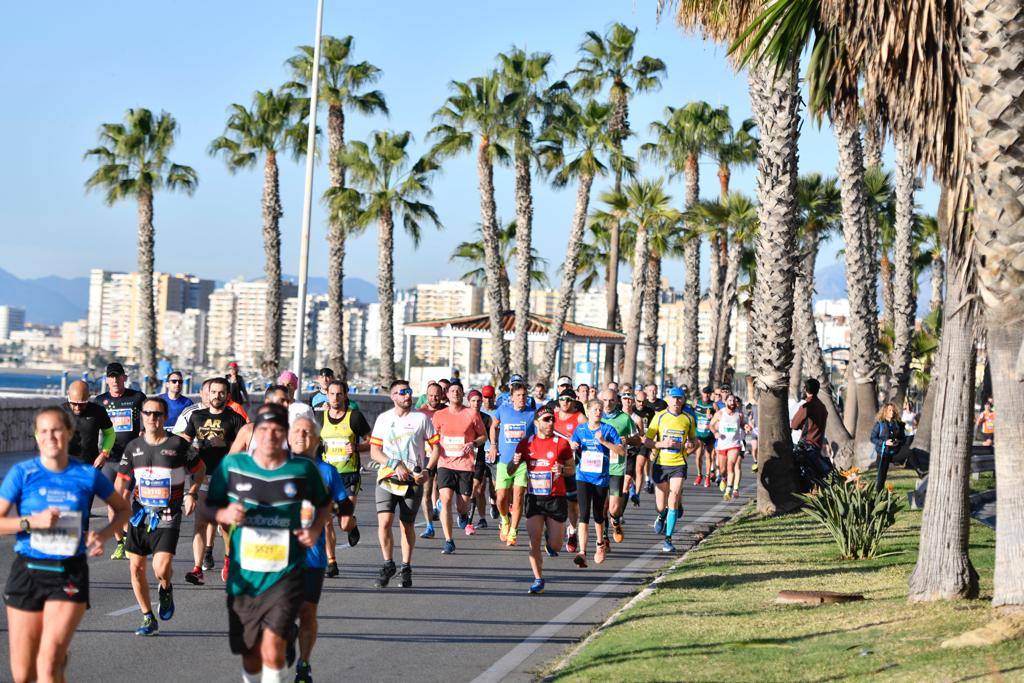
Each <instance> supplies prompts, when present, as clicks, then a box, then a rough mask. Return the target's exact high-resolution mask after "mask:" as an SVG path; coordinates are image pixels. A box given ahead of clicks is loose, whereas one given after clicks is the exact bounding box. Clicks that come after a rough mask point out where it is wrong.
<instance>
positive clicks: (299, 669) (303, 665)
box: [295, 662, 313, 683]
mask: <svg viewBox="0 0 1024 683" xmlns="http://www.w3.org/2000/svg"><path fill="white" fill-rule="evenodd" d="M295 683H313V672H312V670H311V669H310V668H309V662H299V663H298V664H296V665H295Z"/></svg>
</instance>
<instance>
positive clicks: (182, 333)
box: [159, 308, 207, 369]
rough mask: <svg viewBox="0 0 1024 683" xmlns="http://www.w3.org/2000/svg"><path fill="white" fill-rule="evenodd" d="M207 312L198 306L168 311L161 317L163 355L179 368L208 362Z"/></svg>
mask: <svg viewBox="0 0 1024 683" xmlns="http://www.w3.org/2000/svg"><path fill="white" fill-rule="evenodd" d="M206 320H207V312H206V311H201V310H199V309H198V308H186V309H185V310H184V311H180V312H179V311H168V312H167V313H165V314H164V315H163V316H162V317H161V318H160V321H159V322H160V338H161V339H163V345H162V346H161V347H160V353H161V355H163V356H165V357H167V359H168V360H170V361H171V364H172V365H173V366H174V367H175V368H178V369H181V368H192V367H197V366H198V367H203V366H204V365H205V364H206Z"/></svg>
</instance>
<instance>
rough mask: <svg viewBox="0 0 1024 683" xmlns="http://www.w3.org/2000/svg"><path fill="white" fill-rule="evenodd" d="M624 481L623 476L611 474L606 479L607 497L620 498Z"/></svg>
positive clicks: (624, 476) (624, 477)
mask: <svg viewBox="0 0 1024 683" xmlns="http://www.w3.org/2000/svg"><path fill="white" fill-rule="evenodd" d="M625 479H626V475H624V474H613V475H611V476H609V477H608V495H609V496H614V497H615V498H619V497H621V496H622V484H623V482H624V481H625Z"/></svg>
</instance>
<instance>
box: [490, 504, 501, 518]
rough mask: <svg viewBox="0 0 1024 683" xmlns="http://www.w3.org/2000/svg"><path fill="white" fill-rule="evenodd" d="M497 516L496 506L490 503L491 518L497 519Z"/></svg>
mask: <svg viewBox="0 0 1024 683" xmlns="http://www.w3.org/2000/svg"><path fill="white" fill-rule="evenodd" d="M499 516H500V515H499V514H498V506H497V505H494V504H492V505H491V519H498V517H499Z"/></svg>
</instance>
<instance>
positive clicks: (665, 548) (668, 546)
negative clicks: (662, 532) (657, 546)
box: [661, 538, 676, 553]
mask: <svg viewBox="0 0 1024 683" xmlns="http://www.w3.org/2000/svg"><path fill="white" fill-rule="evenodd" d="M675 551H676V547H675V546H674V545H672V539H671V538H666V539H665V542H664V543H662V544H661V552H663V553H674V552H675Z"/></svg>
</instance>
